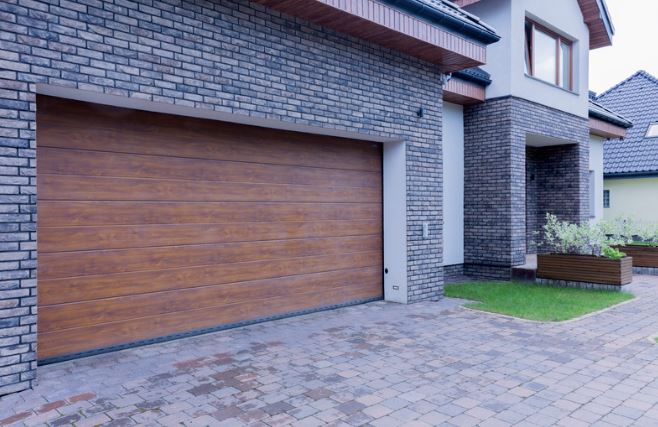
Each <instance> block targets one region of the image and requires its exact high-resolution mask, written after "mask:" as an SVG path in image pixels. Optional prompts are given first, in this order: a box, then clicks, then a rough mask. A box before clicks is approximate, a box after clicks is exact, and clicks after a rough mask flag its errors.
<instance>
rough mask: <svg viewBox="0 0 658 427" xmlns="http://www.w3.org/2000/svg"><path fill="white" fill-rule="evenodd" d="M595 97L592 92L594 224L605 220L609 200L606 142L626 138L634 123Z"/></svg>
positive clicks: (591, 206)
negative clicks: (604, 182)
mask: <svg viewBox="0 0 658 427" xmlns="http://www.w3.org/2000/svg"><path fill="white" fill-rule="evenodd" d="M594 97H595V95H594V94H593V93H591V92H590V100H589V120H590V124H589V128H590V137H589V179H590V182H589V189H590V193H589V214H590V219H591V220H592V221H594V222H597V221H600V220H602V219H603V218H604V216H603V212H604V207H603V206H604V199H607V196H606V193H605V191H604V189H603V170H604V161H603V151H604V145H605V144H606V141H611V140H616V141H618V140H620V139H623V138H625V137H626V133H627V131H628V129H630V128H631V127H633V123H632V122H631V121H630V120H628V119H626V118H625V117H623V116H621V115H620V114H617V113H615V112H614V111H612V110H610V109H608V108H606V107H604V106H603V105H601V104H599V103H598V102H596V101H595V100H594V99H593V98H594Z"/></svg>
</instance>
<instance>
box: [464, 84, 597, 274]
mask: <svg viewBox="0 0 658 427" xmlns="http://www.w3.org/2000/svg"><path fill="white" fill-rule="evenodd" d="M528 133H531V134H536V135H542V136H548V137H552V138H559V139H562V140H565V141H573V142H574V144H573V145H560V146H554V147H542V148H536V149H533V148H528V149H527V147H526V135H527V134H528ZM464 150H465V151H464V193H465V194H464V199H465V202H464V203H465V206H464V229H465V232H464V252H465V254H464V271H465V273H466V274H467V275H472V276H476V277H490V278H500V279H509V278H510V273H511V272H510V267H511V266H514V265H520V264H523V263H524V261H525V255H526V253H527V248H526V246H527V241H528V240H529V236H532V235H533V231H534V230H539V229H540V227H541V225H542V221H543V217H544V216H545V214H546V212H551V213H554V214H556V215H558V216H559V217H560V218H561V219H564V220H568V221H573V222H581V221H584V220H587V217H588V209H589V207H588V204H587V200H588V199H587V192H588V164H589V160H588V159H589V130H588V122H587V119H586V118H584V117H577V116H574V115H571V114H568V113H565V112H562V111H558V110H555V109H552V108H549V107H546V106H543V105H539V104H536V103H533V102H530V101H526V100H523V99H520V98H515V97H505V98H498V99H492V100H488V101H487V102H485V103H484V104H480V105H476V106H471V107H467V108H465V109H464ZM526 164H527V165H528V167H527V168H526ZM530 175H534V177H535V180H533V181H532V182H528V183H526V178H527V177H528V176H530ZM526 192H528V193H529V194H530V196H529V197H528V202H529V205H528V206H527V205H526ZM526 212H528V214H529V218H526ZM526 220H528V225H529V227H528V229H529V230H528V231H526ZM531 249H532V248H531Z"/></svg>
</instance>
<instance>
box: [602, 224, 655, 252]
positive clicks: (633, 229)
mask: <svg viewBox="0 0 658 427" xmlns="http://www.w3.org/2000/svg"><path fill="white" fill-rule="evenodd" d="M602 226H603V228H604V231H605V233H606V235H607V236H608V238H609V239H610V240H611V243H610V244H611V245H612V244H615V245H620V246H621V245H632V244H636V245H638V244H639V245H646V246H658V224H652V223H646V222H638V221H635V220H633V219H632V218H625V217H617V218H615V219H613V220H612V221H610V222H604V223H602Z"/></svg>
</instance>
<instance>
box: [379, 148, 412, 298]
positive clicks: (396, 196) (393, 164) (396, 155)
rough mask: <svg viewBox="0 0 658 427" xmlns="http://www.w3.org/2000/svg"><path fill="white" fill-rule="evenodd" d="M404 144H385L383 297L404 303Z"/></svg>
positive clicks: (405, 269)
mask: <svg viewBox="0 0 658 427" xmlns="http://www.w3.org/2000/svg"><path fill="white" fill-rule="evenodd" d="M406 151H407V147H406V144H405V143H404V142H388V143H385V144H384V272H385V273H384V299H385V300H386V301H392V302H399V303H403V304H406V303H407V155H406Z"/></svg>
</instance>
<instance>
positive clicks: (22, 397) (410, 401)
mask: <svg viewBox="0 0 658 427" xmlns="http://www.w3.org/2000/svg"><path fill="white" fill-rule="evenodd" d="M630 289H631V290H632V292H634V293H636V294H637V295H639V296H640V298H638V299H636V300H634V301H632V302H630V303H628V304H625V305H623V306H620V307H616V308H613V309H612V310H609V311H606V312H604V313H601V314H597V315H595V316H592V317H588V318H585V319H581V320H577V321H574V322H567V323H555V324H543V323H535V322H523V321H517V320H513V319H507V318H504V319H503V318H500V317H498V316H495V315H491V314H486V313H478V312H473V311H466V310H461V309H459V308H458V304H456V303H455V302H454V301H453V300H449V299H446V300H444V301H442V302H439V303H419V304H416V305H409V306H404V305H395V304H386V303H371V304H366V305H362V306H357V307H349V308H344V309H340V310H335V311H331V312H325V313H316V314H311V315H307V316H303V317H297V318H291V319H285V320H280V321H275V322H269V323H263V324H259V325H252V326H248V327H244V328H240V329H235V330H229V331H224V332H219V333H214V334H208V335H204V336H199V337H194V338H188V339H183V340H179V341H172V342H168V343H163V344H157V345H152V346H148V347H141V348H134V349H129V350H125V351H121V352H117V353H110V354H105V355H100V356H94V357H90V358H86V359H80V360H77V361H71V362H64V363H59V364H53V365H47V366H43V367H39V370H40V372H39V385H38V386H37V387H36V388H35V389H33V390H31V391H25V392H21V393H19V394H16V395H13V396H9V397H8V398H5V399H3V400H1V401H0V413H2V414H3V416H4V414H11V416H19V417H23V418H21V419H20V421H19V422H20V423H23V424H24V425H38V424H42V423H44V422H46V421H49V422H50V423H51V425H53V426H63V425H70V424H73V423H75V424H76V425H78V424H79V425H95V424H97V423H103V422H104V423H110V422H112V423H114V425H117V426H122V425H131V424H133V423H134V424H137V423H141V424H145V425H156V424H159V425H163V426H174V425H177V426H180V425H181V423H182V424H184V425H189V426H197V425H198V426H201V425H218V426H219V425H227V426H232V425H250V426H261V425H262V426H266V425H269V426H274V425H299V426H314V425H324V424H329V425H335V426H340V425H348V426H365V425H373V426H375V425H382V426H389V425H390V426H398V425H404V424H408V425H416V426H420V427H422V426H425V425H429V426H436V425H446V426H450V425H455V426H460V427H461V426H466V425H478V424H479V425H481V426H484V427H487V426H493V427H496V426H500V425H517V424H518V425H523V426H531V425H550V424H556V425H561V426H568V427H575V426H580V425H599V426H602V427H609V426H625V425H638V426H653V425H658V406H657V405H658V366H657V365H656V364H655V360H657V359H658V345H654V344H651V343H650V342H649V341H648V340H647V339H646V337H648V336H649V335H652V334H654V333H656V332H658V331H657V330H656V329H658V307H657V306H656V304H655V303H654V301H655V300H656V299H657V298H658V278H649V277H638V278H636V281H635V283H634V284H633V285H631V287H630ZM446 310H448V313H446ZM442 312H443V313H444V314H439V313H442ZM501 343H503V344H501ZM556 355H560V357H556ZM567 355H568V357H567ZM354 372H356V373H357V374H356V375H353V373H354ZM515 390H516V392H515ZM519 391H521V392H519ZM53 414H54V415H55V416H52V417H51V415H53ZM4 418H7V417H4ZM0 421H2V420H0Z"/></svg>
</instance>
